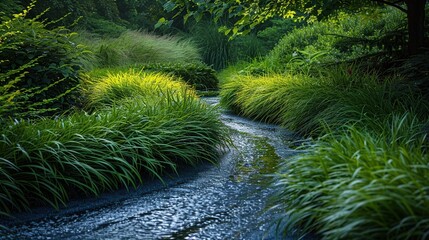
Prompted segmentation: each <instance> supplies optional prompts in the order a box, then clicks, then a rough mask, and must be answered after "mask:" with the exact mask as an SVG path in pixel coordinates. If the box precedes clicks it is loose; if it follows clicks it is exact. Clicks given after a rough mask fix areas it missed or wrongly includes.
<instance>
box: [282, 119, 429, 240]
mask: <svg viewBox="0 0 429 240" xmlns="http://www.w3.org/2000/svg"><path fill="white" fill-rule="evenodd" d="M375 122H376V123H377V124H378V125H377V126H376V127H374V126H373V127H371V128H370V129H368V128H356V127H348V128H347V129H346V130H345V131H340V132H339V133H335V134H329V135H326V136H324V137H323V138H321V139H319V141H317V142H315V143H314V144H312V145H311V146H309V148H305V152H304V153H302V154H300V155H296V156H295V157H292V158H290V159H288V160H287V161H285V163H284V165H283V166H282V170H281V173H280V174H279V175H278V178H277V179H276V181H275V187H276V189H277V194H276V196H275V198H274V199H275V200H276V203H278V204H279V205H278V207H279V208H281V209H282V210H281V211H282V212H283V213H284V216H283V219H281V221H280V222H279V225H278V227H279V229H280V230H282V231H284V232H292V231H293V230H294V229H296V228H297V227H298V228H299V229H300V231H296V234H297V235H305V234H306V233H308V232H310V231H317V232H318V233H319V234H320V235H321V236H322V237H323V238H325V239H361V238H362V237H364V238H367V239H425V238H426V237H427V235H428V234H429V228H428V221H429V211H428V207H429V200H428V199H429V195H428V191H427V186H428V185H429V181H428V179H429V178H428V177H429V168H428V164H427V163H428V160H429V156H428V154H427V147H428V139H427V133H428V132H427V125H428V122H427V120H426V121H419V120H417V118H415V117H414V116H413V115H412V114H411V115H410V114H404V115H396V114H393V115H391V116H390V117H387V118H385V119H384V120H382V121H375ZM277 210H279V209H277Z"/></svg>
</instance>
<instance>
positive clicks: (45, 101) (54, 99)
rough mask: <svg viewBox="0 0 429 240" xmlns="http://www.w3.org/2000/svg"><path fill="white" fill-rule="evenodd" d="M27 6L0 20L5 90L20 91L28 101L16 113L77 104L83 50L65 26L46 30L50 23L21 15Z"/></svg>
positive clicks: (57, 108)
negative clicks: (6, 82) (73, 40)
mask: <svg viewBox="0 0 429 240" xmlns="http://www.w3.org/2000/svg"><path fill="white" fill-rule="evenodd" d="M31 7H32V5H31V6H30V7H29V8H28V9H27V10H25V11H24V12H23V13H21V14H15V15H14V17H13V18H5V21H3V22H2V23H1V24H0V36H1V39H0V44H1V45H0V48H1V51H0V59H2V61H1V62H0V69H1V72H2V73H5V74H6V75H7V78H8V79H9V80H7V79H6V80H4V79H2V80H3V81H9V83H10V84H12V85H13V86H11V87H8V89H7V91H9V92H16V91H19V92H21V93H23V95H22V97H23V98H24V99H25V102H28V103H29V105H25V104H21V105H20V107H19V108H16V109H15V110H14V111H16V113H19V114H24V115H25V113H29V114H30V113H31V112H33V113H34V112H37V111H39V113H40V112H41V111H46V110H51V111H52V110H57V111H64V110H67V109H69V108H70V107H72V106H75V105H76V104H78V101H79V99H78V91H77V90H76V89H77V87H78V85H79V70H80V69H81V67H82V66H81V63H80V60H81V59H82V57H83V56H84V53H85V50H84V49H83V48H82V47H81V46H79V45H77V44H75V43H73V42H72V41H71V36H72V35H73V33H71V32H70V31H69V30H67V29H66V28H65V27H57V28H54V29H52V30H48V25H49V24H50V23H44V22H40V21H38V19H37V18H35V19H28V18H25V16H26V14H27V13H28V11H29V9H30V8H31ZM24 72H28V73H27V74H25V73H24ZM11 79H13V80H12V81H10V80H11ZM29 92H31V94H29ZM15 100H17V99H15ZM10 101H12V99H10ZM9 113H11V112H9Z"/></svg>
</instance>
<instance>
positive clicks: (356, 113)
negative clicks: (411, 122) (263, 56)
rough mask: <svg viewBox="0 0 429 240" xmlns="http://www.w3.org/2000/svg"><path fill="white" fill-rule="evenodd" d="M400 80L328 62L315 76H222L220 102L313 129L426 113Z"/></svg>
mask: <svg viewBox="0 0 429 240" xmlns="http://www.w3.org/2000/svg"><path fill="white" fill-rule="evenodd" d="M401 80H402V79H401V78H400V77H392V78H389V79H384V80H383V81H380V78H379V76H378V74H377V73H374V72H370V71H365V70H362V69H359V68H358V66H347V67H346V66H341V67H335V68H329V69H327V70H326V71H324V70H321V71H319V74H318V75H317V76H308V75H303V74H295V75H292V74H287V73H286V74H282V75H279V74H277V75H262V76H252V75H241V74H233V75H231V76H230V77H229V78H227V80H224V81H223V83H222V85H221V89H222V90H221V93H220V96H221V97H222V99H221V103H222V104H223V105H224V106H226V107H228V108H230V109H232V110H234V111H235V112H237V113H239V114H242V115H244V116H246V117H251V118H254V119H257V120H261V121H265V122H271V123H277V124H281V125H283V126H285V127H287V128H289V129H291V130H293V131H295V132H297V133H299V134H303V135H318V134H323V133H324V132H325V131H331V130H335V129H339V128H341V127H342V126H344V125H348V124H361V125H365V124H371V121H372V120H373V119H383V118H385V117H386V116H388V115H390V114H392V113H398V114H403V113H406V112H413V113H415V114H416V115H417V116H419V117H422V118H423V117H424V116H426V113H427V112H428V111H429V106H428V102H427V101H426V100H424V98H422V97H421V96H420V95H419V94H417V93H416V92H415V91H414V89H412V88H410V87H409V86H406V85H404V84H401Z"/></svg>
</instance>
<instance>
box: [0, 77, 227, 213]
mask: <svg viewBox="0 0 429 240" xmlns="http://www.w3.org/2000/svg"><path fill="white" fill-rule="evenodd" d="M125 75H126V74H124V75H122V76H116V78H117V79H118V81H114V80H112V79H113V78H115V77H114V76H110V77H108V78H106V79H104V80H103V81H97V82H96V83H94V84H95V85H96V86H94V87H93V89H97V91H98V92H96V93H97V96H98V98H96V99H95V100H94V102H97V101H98V102H97V103H98V104H97V106H98V107H97V108H96V109H95V110H94V111H93V113H91V114H86V113H81V112H78V113H75V114H72V115H70V116H68V117H64V118H59V119H55V120H54V119H41V120H38V121H16V122H10V124H9V125H8V126H7V127H5V128H3V129H2V132H1V135H2V137H1V140H0V155H1V158H0V166H1V167H0V170H1V172H2V174H1V176H0V188H1V191H0V213H1V214H5V213H7V212H9V211H15V210H23V209H27V208H28V207H31V206H32V205H33V204H40V203H49V204H50V205H52V206H54V207H59V206H61V205H64V204H65V203H66V201H67V200H68V198H69V197H73V196H78V195H81V194H82V193H84V194H86V195H94V194H98V193H100V192H102V191H105V190H112V189H117V188H120V187H129V186H134V187H135V186H136V185H137V184H139V183H141V182H142V181H143V180H144V179H145V178H147V176H156V177H158V178H160V177H161V174H162V173H163V172H165V171H167V170H169V169H172V170H175V169H176V166H177V165H179V164H182V165H183V164H195V163H197V162H198V161H210V162H214V161H216V159H217V156H218V151H219V147H222V146H225V145H224V144H225V143H226V142H227V141H228V139H227V137H226V134H225V127H224V126H223V124H222V123H221V122H220V120H219V119H218V116H217V114H218V113H217V111H216V110H215V109H213V108H210V107H209V106H207V105H206V104H204V103H202V102H200V100H198V99H197V98H196V97H195V96H193V94H191V95H190V94H189V93H192V91H190V90H188V89H187V88H186V86H185V85H184V84H180V83H179V82H177V81H175V82H170V79H169V78H168V77H164V78H161V77H160V76H158V75H153V76H152V77H153V78H156V77H158V79H155V80H154V79H150V77H149V76H146V78H143V79H141V75H137V76H138V80H140V81H141V82H144V81H145V80H146V79H149V80H148V82H147V83H146V84H144V83H142V84H139V85H137V84H136V83H137V82H136V81H134V82H133V81H131V80H126V78H124V76H125ZM131 75H132V74H131V73H130V74H129V77H130V78H131V79H132V76H131ZM120 81H125V82H127V83H129V84H130V85H131V86H127V83H124V84H123V85H120V83H119V82H120ZM155 82H156V83H157V84H155V85H156V86H154V83H155ZM109 84H110V85H111V86H106V85H109ZM133 84H134V85H133ZM145 88H147V89H145ZM128 90H130V91H128ZM115 91H119V92H120V93H117V92H115ZM127 91H128V92H127ZM131 91H135V92H131ZM148 92H151V94H146V93H148ZM123 93H125V94H123ZM102 94H106V96H105V97H103V96H101V95H102ZM131 96H132V98H129V97H131ZM105 99H108V100H105ZM110 101H114V103H112V102H110ZM100 103H103V104H100Z"/></svg>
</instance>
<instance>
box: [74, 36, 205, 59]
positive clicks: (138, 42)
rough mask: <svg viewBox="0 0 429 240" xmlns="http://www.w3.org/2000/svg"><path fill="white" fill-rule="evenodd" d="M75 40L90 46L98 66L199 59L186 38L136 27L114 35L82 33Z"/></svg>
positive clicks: (196, 50) (195, 49)
mask: <svg viewBox="0 0 429 240" xmlns="http://www.w3.org/2000/svg"><path fill="white" fill-rule="evenodd" d="M79 42H81V43H82V44H85V45H87V46H88V47H89V48H90V49H92V51H93V52H94V54H95V55H96V61H95V66H98V67H115V66H127V65H131V64H146V63H192V62H199V61H200V55H199V52H198V49H197V48H196V47H195V46H194V45H193V44H192V43H191V42H190V41H189V40H184V39H179V38H177V37H170V36H156V35H153V34H149V33H145V32H139V31H126V32H124V33H123V34H121V36H119V37H118V38H102V39H99V38H94V37H91V36H86V37H84V38H80V39H79Z"/></svg>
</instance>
